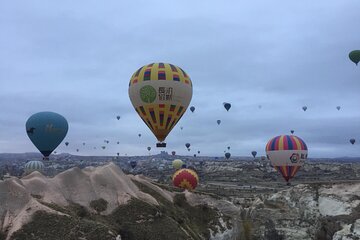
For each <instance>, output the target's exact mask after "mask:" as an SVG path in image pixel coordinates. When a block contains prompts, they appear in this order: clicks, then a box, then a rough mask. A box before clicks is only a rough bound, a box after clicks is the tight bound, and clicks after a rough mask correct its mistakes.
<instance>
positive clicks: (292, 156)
mask: <svg viewBox="0 0 360 240" xmlns="http://www.w3.org/2000/svg"><path fill="white" fill-rule="evenodd" d="M298 159H299V154H298V153H293V154H292V155H291V157H290V160H291V162H292V163H297V161H298Z"/></svg>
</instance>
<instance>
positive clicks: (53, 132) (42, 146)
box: [25, 112, 69, 159]
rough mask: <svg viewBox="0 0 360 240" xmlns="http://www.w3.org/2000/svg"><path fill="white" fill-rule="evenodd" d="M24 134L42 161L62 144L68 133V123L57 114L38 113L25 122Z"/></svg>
mask: <svg viewBox="0 0 360 240" xmlns="http://www.w3.org/2000/svg"><path fill="white" fill-rule="evenodd" d="M25 126H26V133H27V135H28V136H29V138H30V140H31V142H32V143H33V144H34V145H35V147H36V148H37V149H38V150H39V151H40V152H41V153H42V154H43V156H44V159H49V155H50V154H51V153H52V151H54V150H55V148H56V147H57V146H59V144H60V143H61V142H62V140H63V139H64V138H65V136H66V134H67V132H68V128H69V126H68V122H67V121H66V119H65V118H64V117H63V116H61V115H60V114H58V113H54V112H39V113H35V114H34V115H32V116H31V117H30V118H29V119H28V120H27V121H26V124H25Z"/></svg>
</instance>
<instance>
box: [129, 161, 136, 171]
mask: <svg viewBox="0 0 360 240" xmlns="http://www.w3.org/2000/svg"><path fill="white" fill-rule="evenodd" d="M136 165H137V161H135V160H131V161H130V166H131V168H132V169H134V168H135V167H136Z"/></svg>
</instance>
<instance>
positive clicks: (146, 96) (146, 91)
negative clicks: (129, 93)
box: [140, 85, 156, 103]
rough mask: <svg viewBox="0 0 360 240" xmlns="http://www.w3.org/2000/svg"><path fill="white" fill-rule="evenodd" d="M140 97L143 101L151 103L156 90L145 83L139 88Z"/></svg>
mask: <svg viewBox="0 0 360 240" xmlns="http://www.w3.org/2000/svg"><path fill="white" fill-rule="evenodd" d="M140 98H141V100H142V101H143V102H146V103H152V102H154V101H155V99H156V90H155V88H153V87H152V86H150V85H146V86H144V87H142V88H141V89H140Z"/></svg>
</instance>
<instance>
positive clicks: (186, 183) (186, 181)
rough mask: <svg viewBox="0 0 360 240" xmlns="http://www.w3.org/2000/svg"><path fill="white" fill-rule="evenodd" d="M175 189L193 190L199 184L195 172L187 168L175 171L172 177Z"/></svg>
mask: <svg viewBox="0 0 360 240" xmlns="http://www.w3.org/2000/svg"><path fill="white" fill-rule="evenodd" d="M172 181H173V184H174V186H175V187H178V188H182V189H187V190H194V189H195V188H196V186H197V185H198V182H199V177H198V175H197V174H196V172H195V171H193V170H191V169H187V168H183V169H180V170H178V171H176V172H175V173H174V175H173V177H172Z"/></svg>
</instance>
